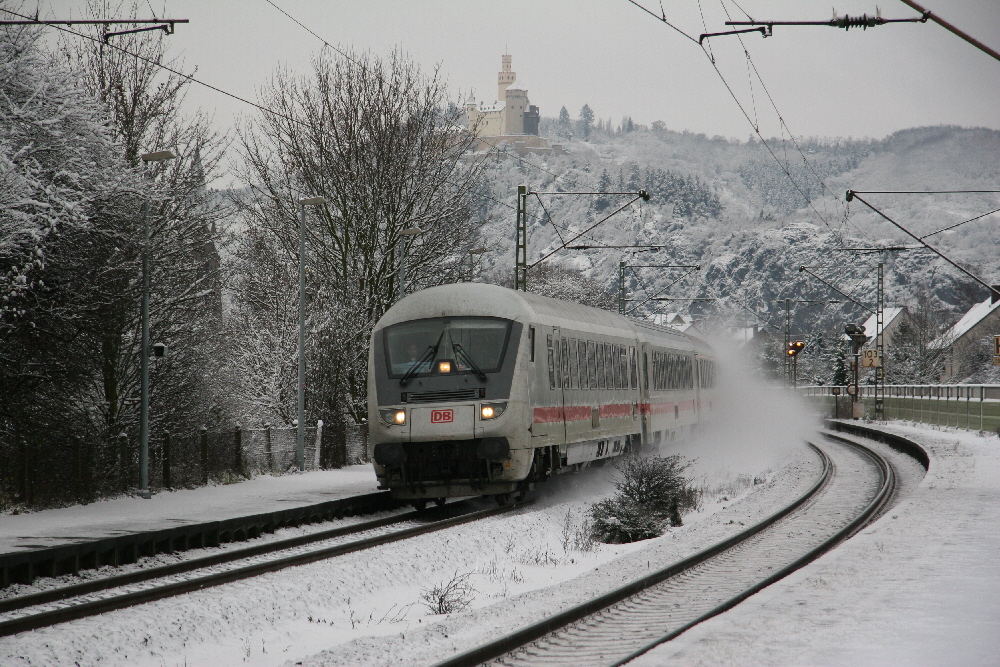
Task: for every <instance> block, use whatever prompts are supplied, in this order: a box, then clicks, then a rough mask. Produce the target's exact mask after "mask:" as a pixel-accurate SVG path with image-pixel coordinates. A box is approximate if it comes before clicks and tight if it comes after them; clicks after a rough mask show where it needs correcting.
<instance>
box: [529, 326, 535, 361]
mask: <svg viewBox="0 0 1000 667" xmlns="http://www.w3.org/2000/svg"><path fill="white" fill-rule="evenodd" d="M528 355H529V356H528V358H529V359H530V360H531V361H534V360H535V327H528Z"/></svg>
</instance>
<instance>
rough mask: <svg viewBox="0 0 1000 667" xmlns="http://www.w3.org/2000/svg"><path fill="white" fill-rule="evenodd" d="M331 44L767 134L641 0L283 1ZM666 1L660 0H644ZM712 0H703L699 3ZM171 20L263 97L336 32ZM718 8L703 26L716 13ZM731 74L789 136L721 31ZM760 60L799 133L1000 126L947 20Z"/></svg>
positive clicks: (975, 29)
mask: <svg viewBox="0 0 1000 667" xmlns="http://www.w3.org/2000/svg"><path fill="white" fill-rule="evenodd" d="M273 1H274V3H275V4H276V5H278V6H279V7H281V8H282V9H284V10H285V11H287V12H288V13H289V14H292V15H293V16H295V17H296V18H298V19H299V20H300V21H302V22H303V23H305V24H306V25H308V26H309V27H310V28H311V29H312V30H314V31H315V32H316V33H317V34H319V35H320V36H322V37H323V38H324V39H325V40H327V41H328V42H330V43H332V44H335V45H338V46H343V47H351V48H353V49H356V50H370V51H372V52H374V53H376V54H385V53H388V52H389V51H391V50H392V49H393V48H396V47H398V48H400V49H402V50H404V51H405V52H407V53H408V54H410V55H411V56H412V57H413V58H414V59H415V60H416V61H417V62H418V63H419V64H420V65H421V66H422V67H423V68H425V69H430V68H432V67H434V66H435V65H436V64H439V65H440V66H441V69H442V72H443V73H444V75H445V77H446V78H447V80H448V81H449V82H450V84H451V86H452V88H453V89H454V91H455V97H456V99H458V98H460V97H464V96H465V95H467V94H468V93H469V91H473V92H474V93H475V94H476V96H477V98H478V99H480V100H483V101H487V102H492V101H493V100H494V98H495V97H496V73H497V70H498V69H499V66H500V55H501V54H502V53H504V52H505V51H506V52H509V53H510V54H512V56H513V63H514V70H515V71H516V72H517V75H518V83H519V84H520V85H522V86H523V87H526V88H527V89H528V96H529V98H530V101H531V103H532V104H537V105H538V106H540V107H541V111H542V115H544V116H556V115H557V114H558V112H559V108H560V107H561V106H564V105H565V106H566V108H567V109H568V110H569V112H570V114H571V115H572V116H573V117H576V116H577V115H578V112H579V110H580V107H581V106H582V105H583V104H584V103H587V104H589V105H590V106H591V107H592V108H593V109H594V111H595V113H596V114H597V116H598V117H600V118H609V117H610V118H612V119H613V120H614V121H615V123H617V122H619V121H620V120H621V118H622V116H625V115H629V116H631V117H632V118H633V119H634V120H635V121H636V122H640V123H646V124H648V123H650V122H652V121H654V120H662V121H664V122H665V123H666V124H667V126H668V127H669V128H671V129H676V130H690V131H693V132H702V133H705V134H708V135H723V136H727V137H736V138H739V139H746V138H747V137H748V136H749V134H750V132H751V130H750V126H749V124H748V122H747V120H746V119H745V118H744V116H743V115H742V113H741V112H740V110H739V108H738V106H737V104H736V103H735V101H734V100H733V98H732V97H731V96H730V94H729V93H728V92H727V90H726V88H725V86H724V85H723V83H722V81H721V80H720V78H719V76H718V75H717V74H716V73H715V70H714V69H713V68H712V66H711V64H710V62H709V61H708V59H707V58H706V56H705V54H704V53H703V51H702V50H701V49H700V48H699V47H698V45H697V44H696V43H695V42H693V41H691V40H689V39H687V38H685V37H684V36H682V35H680V34H678V33H677V32H675V31H674V30H672V29H670V28H668V27H667V26H665V25H663V24H662V23H661V22H659V21H658V20H656V19H654V18H653V17H651V16H650V15H648V14H646V13H644V12H642V11H641V10H640V9H638V8H636V7H635V6H633V5H631V4H630V3H629V2H627V1H626V0H504V1H494V2H483V1H480V0H273ZM876 2H878V4H879V6H880V7H881V10H882V15H883V16H884V17H885V18H904V17H911V16H914V15H915V12H914V11H913V10H911V9H910V8H909V7H907V6H906V5H904V4H903V3H902V2H898V1H897V0H867V1H858V0H850V1H848V2H836V3H835V4H836V10H837V13H838V14H844V13H849V14H851V15H858V14H861V13H865V12H867V13H872V12H873V11H874V10H875V5H876ZM642 4H643V5H644V6H646V7H649V8H650V9H653V10H654V11H656V12H657V13H659V9H660V3H659V0H642ZM922 4H924V5H925V6H927V7H928V8H929V9H931V10H936V11H937V12H938V13H939V14H940V15H941V16H942V17H943V18H945V19H947V20H949V21H951V22H952V23H954V24H956V25H958V26H959V27H961V28H963V29H965V30H967V31H968V32H970V33H972V34H973V35H974V36H975V37H977V38H979V39H980V40H982V41H984V42H985V43H987V44H988V45H990V46H991V47H993V48H994V49H997V50H1000V2H998V0H948V1H947V2H945V1H944V0H923V3H922ZM86 5H87V3H86V2H85V0H39V6H40V10H41V13H42V15H43V16H47V17H52V18H63V17H66V16H67V14H71V15H72V17H73V18H85V17H87V16H88V13H87V9H86ZM699 5H700V6H699ZM662 6H663V9H664V10H665V12H666V17H667V19H668V20H669V21H670V22H671V23H673V24H674V25H676V26H677V27H678V28H680V29H681V30H683V31H684V32H686V33H688V34H689V35H691V36H693V37H694V39H695V40H697V38H698V35H699V34H700V33H702V32H705V31H706V28H707V31H708V32H716V31H720V30H726V29H727V28H726V26H725V25H724V21H725V20H726V16H725V11H724V10H728V12H729V13H730V14H731V15H732V18H733V19H734V20H739V19H745V18H746V17H745V15H744V14H743V13H742V12H741V10H740V9H739V8H738V7H737V3H736V2H732V1H731V0H725V1H724V2H720V1H719V0H701V2H700V3H699V2H698V0H683V1H681V0H662ZM738 6H739V7H742V9H743V10H746V12H748V13H749V14H750V15H751V16H753V17H754V18H755V19H758V20H765V19H770V20H827V19H829V18H830V16H831V15H832V11H831V3H830V0H823V2H813V1H808V0H739V2H738ZM140 7H141V11H140V12H139V14H140V15H146V14H147V13H148V12H149V11H150V7H151V8H152V9H153V10H155V11H156V12H157V14H158V15H159V16H163V15H167V16H169V17H172V18H186V19H190V20H191V23H190V24H187V25H178V26H177V31H176V34H174V35H173V36H171V37H169V38H168V41H167V44H168V46H169V48H170V51H171V53H172V54H175V55H178V56H180V57H181V58H182V59H183V61H184V63H185V64H186V66H187V67H188V68H189V69H190V68H194V67H196V68H197V77H198V78H199V79H202V80H204V81H206V82H208V83H211V84H214V85H217V86H219V87H221V88H224V89H226V90H229V91H231V92H233V93H236V94H238V95H241V96H244V97H249V98H251V99H256V97H257V93H258V90H259V88H260V86H262V85H263V84H265V83H266V82H267V81H268V79H269V78H270V75H271V74H272V72H273V71H274V69H275V67H277V66H278V65H285V66H287V67H289V68H291V69H292V70H294V71H301V72H303V73H304V72H306V71H308V67H309V59H310V57H311V56H312V55H314V54H316V53H317V52H318V51H319V50H320V49H321V48H323V47H322V44H321V43H320V42H319V41H318V40H317V39H316V38H315V37H313V36H311V35H310V34H308V33H307V32H306V31H305V30H303V29H302V28H301V27H299V26H298V25H296V24H295V23H293V22H292V21H291V20H290V19H288V18H287V17H285V16H284V15H282V14H281V13H280V12H279V11H278V10H277V9H275V8H274V7H273V6H271V5H270V4H269V3H268V2H267V0H149V3H148V4H147V2H146V0H140ZM699 9H701V10H702V11H703V14H704V27H703V24H702V18H701V16H702V14H701V12H699ZM709 42H710V45H711V49H712V52H713V53H714V56H715V58H716V62H717V63H718V65H719V68H720V70H721V71H722V73H723V74H724V75H725V77H726V79H727V80H728V81H729V83H730V85H731V86H732V88H733V91H734V93H735V94H736V96H737V97H738V98H739V100H740V102H741V103H742V104H743V105H744V107H745V108H746V110H747V112H748V113H749V114H750V115H751V116H752V117H754V118H755V122H757V123H758V124H759V127H760V129H761V132H762V133H763V134H764V135H765V136H778V135H779V134H780V128H779V124H778V122H777V117H776V114H775V112H774V109H773V108H772V107H771V104H770V102H769V101H768V100H767V96H766V94H765V93H764V91H763V90H762V88H761V86H760V83H759V82H758V81H757V80H756V76H755V75H751V76H752V83H753V86H752V87H751V86H750V83H751V81H750V80H749V79H748V71H747V70H748V63H747V61H746V58H745V57H744V54H743V47H742V45H741V43H740V41H739V40H738V39H737V38H736V37H720V38H715V39H712V40H709ZM743 44H745V45H746V47H747V49H748V51H749V54H750V57H751V59H752V62H753V64H754V65H755V66H756V68H757V70H758V71H759V72H760V75H761V77H762V79H763V82H764V84H765V85H766V86H767V89H768V91H769V92H770V94H771V96H772V97H773V98H774V100H775V102H776V104H777V107H778V109H779V110H780V112H781V114H782V117H783V118H784V120H785V122H786V124H787V125H788V127H789V128H791V130H792V132H794V133H795V134H796V135H797V136H826V137H834V136H855V137H865V136H867V137H882V136H884V135H886V134H888V133H890V132H892V131H894V130H898V129H901V128H905V127H912V126H919V125H929V124H939V123H948V124H957V125H963V126H985V127H991V128H995V129H1000V61H997V60H994V59H993V58H991V57H990V56H988V55H986V54H985V53H982V52H980V51H978V50H977V49H976V48H974V47H973V46H971V45H970V44H968V43H966V42H964V41H963V40H961V39H959V38H958V37H957V36H955V35H952V34H951V33H950V32H947V31H946V30H945V29H944V28H942V27H940V26H938V25H937V24H935V23H933V22H927V23H925V24H919V23H917V24H892V25H886V26H881V27H877V28H873V29H869V30H867V31H861V30H853V29H852V30H850V31H847V32H845V31H844V30H838V29H834V28H830V27H780V26H779V27H776V28H775V30H774V36H773V37H770V38H767V39H763V38H761V36H760V35H758V34H748V35H744V36H743ZM188 104H189V105H190V106H191V107H192V108H193V107H195V106H197V107H200V108H202V109H204V110H206V111H208V112H210V113H213V114H214V116H215V119H216V123H217V125H218V126H219V127H220V129H228V128H229V127H231V126H232V125H233V122H234V120H235V118H236V117H237V116H239V115H244V116H245V115H247V114H250V113H252V110H251V109H249V108H248V107H246V106H245V105H243V104H241V103H239V102H237V101H235V100H231V99H229V98H226V97H224V96H222V95H220V94H219V93H216V92H212V91H210V90H207V89H205V88H202V87H200V86H194V87H193V89H192V91H191V93H190V94H189V98H188Z"/></svg>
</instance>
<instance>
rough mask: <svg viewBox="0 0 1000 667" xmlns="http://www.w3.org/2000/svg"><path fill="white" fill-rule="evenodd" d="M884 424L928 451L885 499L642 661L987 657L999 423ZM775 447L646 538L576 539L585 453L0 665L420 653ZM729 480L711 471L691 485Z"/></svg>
mask: <svg viewBox="0 0 1000 667" xmlns="http://www.w3.org/2000/svg"><path fill="white" fill-rule="evenodd" d="M889 428H893V429H895V430H897V431H898V432H900V433H902V434H904V435H907V436H909V437H912V438H914V439H915V440H917V441H918V442H922V443H924V444H925V445H926V447H927V448H928V450H929V452H930V454H931V461H932V462H931V470H930V472H929V473H928V474H927V476H926V477H925V478H924V480H923V481H922V482H920V483H919V484H917V485H916V488H915V489H913V490H911V492H910V493H909V495H907V496H906V497H904V498H903V499H902V500H901V502H900V503H899V504H898V505H897V506H896V507H895V508H894V509H893V510H892V512H891V513H890V514H888V515H887V516H885V517H883V518H882V519H881V520H880V521H879V522H877V523H876V524H875V525H873V526H871V527H869V528H868V529H866V530H865V531H863V532H862V533H860V534H859V535H857V536H856V537H855V538H853V539H852V540H850V541H849V542H848V543H846V544H844V545H842V546H841V547H839V548H838V549H837V550H836V551H835V552H833V553H831V554H829V555H827V556H824V557H823V558H821V559H819V560H818V561H816V562H815V563H813V564H812V565H810V566H809V567H808V568H806V569H805V570H802V571H801V572H799V573H797V574H795V575H792V576H791V577H789V578H788V579H786V580H784V581H782V582H779V583H778V584H776V585H774V586H772V587H770V588H768V589H766V590H765V591H763V592H762V593H760V594H758V595H756V596H754V597H752V598H750V599H749V600H747V601H746V602H744V603H743V604H741V605H739V606H738V607H737V608H735V609H734V610H732V611H730V612H727V613H726V614H723V615H721V616H719V617H717V618H715V619H712V620H710V621H708V622H706V623H704V624H702V625H701V626H698V627H696V628H694V629H693V630H691V631H689V632H688V633H686V634H684V635H682V636H681V637H680V638H678V639H676V640H674V641H673V642H671V643H670V644H667V645H665V646H663V647H660V648H659V649H657V650H656V651H654V652H652V653H650V654H647V656H644V657H643V658H641V659H640V661H639V662H641V663H642V664H663V663H665V662H674V663H680V664H691V663H697V664H718V663H738V664H747V663H750V664H844V663H860V664H889V663H892V664H936V665H940V664H996V656H997V655H1000V632H998V628H1000V566H998V565H997V554H1000V534H998V533H997V532H996V531H995V530H994V529H993V528H992V526H991V523H993V522H995V517H996V516H997V514H998V511H1000V441H998V439H997V437H996V436H985V437H980V436H977V435H973V434H969V433H965V432H960V431H952V430H933V429H929V428H927V427H914V426H906V425H900V424H894V425H892V426H891V427H889ZM783 458H784V459H785V462H784V464H783V465H781V466H778V467H774V468H773V469H772V470H771V471H769V472H767V473H764V474H763V483H760V484H756V485H754V484H753V483H752V482H749V483H748V478H747V477H745V476H743V477H741V478H740V480H739V481H736V483H733V484H732V485H731V488H714V489H712V488H708V489H707V493H706V498H705V503H704V505H703V506H702V508H701V510H700V511H698V512H694V513H691V514H689V515H687V516H685V525H684V526H682V527H680V528H677V529H673V530H671V531H669V532H668V533H667V534H666V535H664V536H663V537H661V538H658V539H655V540H649V541H646V542H642V543H637V544H632V545H597V546H596V547H594V548H590V545H588V544H586V543H585V541H580V540H578V538H577V533H578V530H579V528H580V525H581V522H582V520H583V518H584V512H585V509H586V507H587V506H589V504H590V502H592V501H593V500H594V499H595V498H596V497H600V496H601V495H602V494H607V493H610V491H611V490H612V481H611V479H610V474H611V472H612V471H611V469H609V468H605V469H599V470H593V471H590V473H591V474H589V475H581V476H575V477H573V478H571V479H561V480H554V482H555V483H554V484H551V485H549V487H548V488H546V489H545V491H544V493H543V494H542V497H541V498H540V499H539V500H538V501H537V502H536V503H535V504H534V505H533V506H531V507H529V508H526V509H523V510H520V511H518V513H517V514H515V515H514V516H513V517H512V516H501V517H496V518H492V519H488V520H485V521H479V522H475V523H473V524H467V525H464V526H460V527H456V528H454V529H450V530H447V531H442V532H439V533H435V534H432V535H427V536H423V537H420V538H416V539H413V540H409V541H406V542H405V543H402V544H397V545H385V546H382V547H379V548H378V549H376V550H372V551H367V552H361V553H358V554H351V555H349V556H345V557H342V558H337V559H333V560H330V561H325V562H322V563H313V564H310V565H306V566H302V567H296V568H290V569H287V570H284V571H281V572H278V573H274V574H271V575H267V576H264V577H259V578H257V579H255V580H253V581H250V582H240V583H234V584H231V585H226V586H220V587H216V588H212V589H208V590H205V591H201V592H198V593H195V594H191V595H188V596H184V597H183V598H178V599H173V600H164V601H160V602H155V603H151V604H147V605H141V606H139V607H135V608H132V609H128V610H122V611H118V612H112V613H109V614H105V615H103V616H101V617H99V618H94V619H86V620H83V621H78V622H74V623H68V624H65V625H62V626H58V627H56V628H52V629H48V630H42V631H36V632H32V633H25V634H22V635H19V636H16V637H8V638H4V639H2V640H0V664H4V665H8V664H13V665H20V664H30V665H49V664H72V663H74V662H79V663H81V664H130V665H132V664H145V665H183V664H186V665H202V664H255V665H273V664H281V663H284V662H286V661H287V662H290V663H295V662H303V663H305V664H311V665H321V664H385V663H398V664H427V663H433V662H435V661H436V660H440V659H441V658H443V657H445V656H447V655H449V654H452V653H455V652H458V651H461V650H462V649H463V648H469V647H471V646H472V645H475V644H478V643H482V642H484V641H487V640H489V639H491V638H493V637H495V636H496V635H497V634H498V633H500V632H503V631H506V630H513V629H515V628H517V627H520V626H522V625H525V624H527V623H529V622H531V621H532V620H535V619H537V618H540V617H542V616H544V615H548V614H550V613H553V612H555V611H558V610H559V609H562V608H565V607H567V606H570V605H572V604H574V603H576V602H578V601H580V600H581V599H583V598H584V597H586V596H590V595H594V594H597V593H599V592H602V591H605V590H609V589H611V588H613V587H616V586H618V585H620V584H621V583H623V582H625V581H626V580H629V579H632V578H635V577H636V576H638V575H640V574H642V573H645V572H647V571H649V569H651V568H654V567H659V566H663V565H665V564H668V563H671V562H675V561H677V560H680V559H681V558H683V557H684V556H686V555H689V554H690V553H693V552H694V551H696V550H697V549H699V548H702V547H704V546H706V545H708V544H711V543H714V542H716V541H718V540H719V539H721V538H722V537H723V536H724V535H728V534H730V533H731V532H732V531H733V530H734V529H737V528H740V527H741V526H740V524H741V523H742V524H747V523H750V522H752V521H754V520H755V519H758V518H761V517H763V516H765V515H767V514H769V513H770V512H771V511H773V509H774V508H775V507H776V506H777V505H779V504H780V503H782V502H784V501H786V500H788V499H790V498H791V497H792V496H793V495H797V494H798V493H800V492H801V491H802V489H804V488H805V486H807V485H808V484H809V483H810V481H811V480H812V479H813V476H814V475H815V474H816V471H817V469H818V465H817V464H816V462H815V459H814V457H813V455H812V454H810V453H809V452H808V451H807V450H806V449H805V448H798V449H795V450H793V451H791V452H789V451H785V452H783ZM699 474H701V473H699ZM723 479H726V476H725V475H724V474H721V473H718V472H717V471H714V472H704V474H703V476H702V477H701V479H700V483H702V484H704V485H706V486H708V487H711V486H712V485H713V483H717V482H721V481H722V480H723ZM729 479H730V481H734V480H733V479H732V478H731V477H730V478H729ZM259 483H267V482H266V480H262V481H260V482H259ZM6 519H7V517H5V518H4V521H6ZM463 574H467V575H468V579H467V581H468V583H469V584H471V586H472V588H473V589H474V590H473V592H472V593H471V594H470V605H469V607H468V608H467V609H465V610H464V611H459V612H455V613H452V614H448V615H433V614H431V613H430V611H429V610H428V609H427V608H426V607H425V605H424V604H423V602H422V600H421V597H422V594H423V593H425V592H426V591H427V590H428V589H430V588H431V587H432V586H434V585H436V584H441V583H444V582H445V581H447V580H449V579H451V578H452V577H454V576H455V575H463Z"/></svg>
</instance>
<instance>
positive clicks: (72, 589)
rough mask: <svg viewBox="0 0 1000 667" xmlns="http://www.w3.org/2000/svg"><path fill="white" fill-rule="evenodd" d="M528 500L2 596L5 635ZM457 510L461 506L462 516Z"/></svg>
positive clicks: (364, 525)
mask: <svg viewBox="0 0 1000 667" xmlns="http://www.w3.org/2000/svg"><path fill="white" fill-rule="evenodd" d="M523 505H524V503H519V504H514V505H510V506H504V507H497V508H490V509H484V510H475V509H474V505H473V503H472V502H471V501H460V502H457V503H449V504H448V505H446V506H444V507H440V508H435V509H432V510H427V511H422V512H407V513H405V514H401V515H397V516H392V517H386V518H382V519H375V520H371V521H364V522H361V523H357V524H353V525H350V526H344V527H340V528H333V529H330V530H325V531H320V532H316V533H311V534H308V535H300V536H297V537H293V538H288V539H284V540H276V541H272V542H268V543H265V544H260V545H256V546H253V547H246V548H242V549H233V550H229V551H226V552H223V553H220V554H214V555H211V556H206V557H202V558H193V559H190V560H185V561H181V562H178V563H173V564H170V565H164V566H159V567H153V568H148V569H144V570H138V571H135V572H130V573H128V574H122V575H117V576H113V577H106V578H102V579H95V580H92V581H87V582H83V583H80V584H74V585H71V586H64V587H60V588H55V589H52V590H47V591H43V592H40V593H35V594H32V595H24V596H19V597H12V598H8V599H5V600H0V637H5V636H9V635H13V634H16V633H19V632H25V631H28V630H35V629H38V628H43V627H48V626H52V625H57V624H59V623H65V622H68V621H73V620H77V619H81V618H86V617H88V616H93V615H96V614H101V613H104V612H107V611H112V610H115V609H122V608H124V607H130V606H133V605H136V604H141V603H144V602H151V601H153V600H159V599H163V598H166V597H172V596H176V595H181V594H184V593H188V592H190V591H195V590H200V589H203V588H208V587H211V586H218V585H221V584H225V583H229V582H232V581H238V580H240V579H249V578H251V577H255V576H258V575H261V574H265V573H267V572H274V571H277V570H280V569H283V568H286V567H292V566H295V565H304V564H306V563H312V562H315V561H319V560H324V559H327V558H335V557H337V556H342V555H344V554H348V553H353V552H355V551H361V550H363V549H370V548H372V547H375V546H379V545H382V544H388V543H390V542H397V541H401V540H405V539H408V538H411V537H416V536H418V535H425V534H427V533H432V532H435V531H438V530H443V529H445V528H450V527H452V526H457V525H461V524H463V523H469V522H471V521H477V520H479V519H484V518H486V517H490V516H496V515H498V514H503V513H505V512H510V511H512V510H514V509H518V508H520V507H522V506H523ZM456 512H460V513H459V514H458V515H457V516H456V515H455V513H456ZM415 521H421V522H427V523H423V525H416V526H409V527H403V528H398V529H393V528H394V527H396V526H399V525H403V524H407V523H413V522H415ZM386 529H389V530H386ZM369 532H374V533H375V534H374V535H370V536H367V537H363V538H361V539H357V540H350V541H347V542H343V541H340V542H337V543H336V544H324V543H326V542H330V541H335V540H340V539H341V538H344V537H350V536H352V535H360V534H363V533H369Z"/></svg>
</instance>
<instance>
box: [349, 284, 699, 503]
mask: <svg viewBox="0 0 1000 667" xmlns="http://www.w3.org/2000/svg"><path fill="white" fill-rule="evenodd" d="M714 379H715V367H714V362H713V360H712V357H711V352H710V350H709V348H708V347H707V346H706V345H704V344H703V343H701V342H699V341H698V340H696V339H693V338H691V337H689V336H686V335H684V334H681V333H679V332H677V331H676V330H674V329H670V328H667V327H660V326H655V325H651V324H646V323H642V322H638V321H635V320H631V319H628V318H625V317H622V316H620V315H617V314H614V313H610V312H608V311H604V310H599V309H596V308H589V307H585V306H580V305H578V304H573V303H569V302H566V301H560V300H557V299H551V298H547V297H543V296H539V295H536V294H530V293H525V292H515V291H513V290H509V289H505V288H502V287H497V286H494V285H483V284H469V283H465V284H456V285H446V286H442V287H435V288H431V289H427V290H423V291H421V292H418V293H416V294H412V295H410V296H407V297H406V298H404V299H402V300H401V301H399V302H398V303H397V304H395V305H394V306H393V307H392V308H391V309H390V310H389V311H388V312H387V313H386V314H385V316H383V317H382V319H381V320H380V321H379V322H378V324H377V325H376V326H375V329H374V331H373V334H372V344H371V348H370V351H369V373H368V423H369V434H368V436H369V447H370V455H371V458H372V461H373V462H374V466H375V472H376V474H377V475H378V479H379V483H380V487H381V488H388V489H391V491H392V493H393V495H394V496H396V497H398V498H403V499H411V500H414V501H422V500H427V499H441V498H446V497H449V496H469V495H487V494H493V495H498V496H502V495H504V494H509V493H513V492H516V491H518V490H520V489H523V488H524V487H525V486H526V485H528V484H530V483H532V482H534V481H537V480H540V479H544V478H545V477H547V476H548V475H550V474H553V473H557V472H562V471H566V470H571V469H574V468H579V467H583V466H586V465H589V464H590V463H591V462H593V461H597V460H600V459H606V458H609V457H613V456H617V455H620V454H622V453H624V452H625V451H628V450H630V449H635V448H637V447H639V446H642V445H647V444H658V443H660V442H661V440H664V439H672V438H674V437H677V436H678V435H679V434H681V433H684V432H686V431H688V430H689V429H690V428H691V427H692V426H694V425H695V424H697V423H698V422H699V420H701V419H702V418H703V417H704V415H705V413H706V412H708V411H710V410H711V409H712V386H713V385H714Z"/></svg>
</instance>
